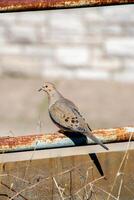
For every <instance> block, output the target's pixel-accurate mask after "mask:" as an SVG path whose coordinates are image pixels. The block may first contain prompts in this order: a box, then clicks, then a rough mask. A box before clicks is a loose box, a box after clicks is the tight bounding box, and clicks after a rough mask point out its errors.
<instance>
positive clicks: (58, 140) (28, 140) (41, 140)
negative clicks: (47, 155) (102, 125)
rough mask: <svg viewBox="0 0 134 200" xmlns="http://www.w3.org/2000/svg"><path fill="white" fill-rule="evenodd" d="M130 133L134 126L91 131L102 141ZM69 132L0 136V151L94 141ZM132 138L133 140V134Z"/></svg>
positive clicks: (124, 138)
mask: <svg viewBox="0 0 134 200" xmlns="http://www.w3.org/2000/svg"><path fill="white" fill-rule="evenodd" d="M132 133H134V127H124V128H115V129H99V130H94V131H93V134H94V135H95V136H96V137H98V138H99V139H100V140H102V142H104V143H111V142H123V141H129V138H130V135H131V134H132ZM70 134H71V135H70ZM70 134H68V136H69V137H67V136H66V135H64V134H62V133H51V134H36V135H27V136H19V137H0V153H3V152H15V151H28V150H38V149H48V148H60V147H71V146H81V145H86V143H85V141H86V140H87V142H88V144H93V143H94V142H93V141H92V140H90V139H88V138H85V136H83V135H78V134H77V133H70ZM132 140H133V141H134V134H133V136H132Z"/></svg>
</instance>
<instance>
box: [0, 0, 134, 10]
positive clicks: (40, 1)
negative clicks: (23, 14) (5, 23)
mask: <svg viewBox="0 0 134 200" xmlns="http://www.w3.org/2000/svg"><path fill="white" fill-rule="evenodd" d="M129 3H134V0H21V1H20V0H0V11H1V12H2V11H3V12H4V11H5V12H6V11H21V10H39V9H52V8H69V7H80V6H101V5H114V4H115V5H117V4H129Z"/></svg>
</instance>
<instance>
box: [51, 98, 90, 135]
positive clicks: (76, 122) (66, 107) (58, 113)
mask: <svg viewBox="0 0 134 200" xmlns="http://www.w3.org/2000/svg"><path fill="white" fill-rule="evenodd" d="M49 113H50V116H51V118H52V120H53V121H54V122H55V123H56V124H57V125H58V126H59V127H61V128H62V129H67V130H70V131H75V132H80V133H83V132H85V131H86V129H87V125H86V123H85V121H84V119H83V118H82V116H81V115H80V113H79V111H78V109H77V107H76V106H75V105H74V104H73V103H72V102H71V101H69V100H67V99H61V100H59V101H57V102H56V103H55V104H53V105H52V106H51V107H50V108H49Z"/></svg>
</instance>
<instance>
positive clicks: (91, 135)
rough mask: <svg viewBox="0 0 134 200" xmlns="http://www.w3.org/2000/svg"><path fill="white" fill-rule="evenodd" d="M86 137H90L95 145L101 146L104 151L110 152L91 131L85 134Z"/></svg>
mask: <svg viewBox="0 0 134 200" xmlns="http://www.w3.org/2000/svg"><path fill="white" fill-rule="evenodd" d="M83 134H84V135H86V136H87V137H89V139H91V140H93V141H94V142H95V143H97V144H99V145H100V146H102V147H103V148H104V149H106V150H109V149H108V147H106V145H104V144H103V143H102V142H101V141H100V140H99V139H98V138H96V137H95V136H94V135H93V134H92V133H91V132H90V131H89V132H88V133H83Z"/></svg>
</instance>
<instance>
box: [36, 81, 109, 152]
mask: <svg viewBox="0 0 134 200" xmlns="http://www.w3.org/2000/svg"><path fill="white" fill-rule="evenodd" d="M41 90H43V91H45V92H46V93H47V94H48V99H49V109H48V110H49V114H50V117H51V119H52V121H53V122H54V123H55V124H56V125H57V126H58V127H59V128H60V129H61V130H63V131H68V132H77V133H81V134H83V135H85V136H87V137H89V138H90V139H92V140H93V141H94V142H95V143H98V144H99V145H101V146H102V147H103V148H105V149H106V150H108V148H107V147H106V146H105V145H104V144H103V143H102V142H101V141H100V140H99V139H98V138H96V137H95V136H94V135H93V134H92V132H91V129H90V128H89V126H88V124H87V123H86V121H85V119H84V118H83V117H82V115H81V114H80V112H79V110H78V108H77V107H76V106H75V104H74V103H73V102H71V101H69V100H68V99H66V98H64V97H63V96H62V95H61V94H60V93H59V92H58V91H57V89H56V88H55V86H54V85H53V84H52V83H48V82H46V83H45V84H44V85H43V86H42V88H41V89H40V90H39V91H41Z"/></svg>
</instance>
